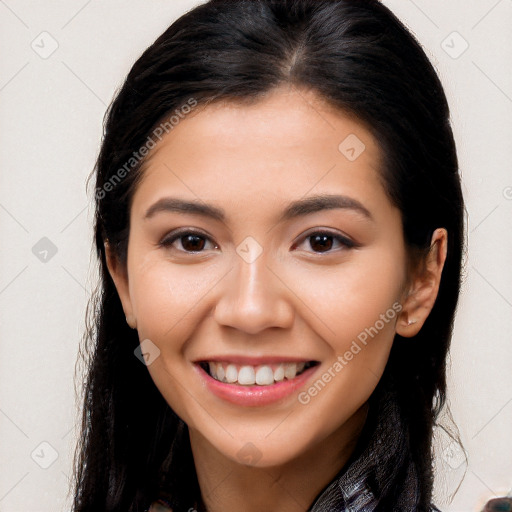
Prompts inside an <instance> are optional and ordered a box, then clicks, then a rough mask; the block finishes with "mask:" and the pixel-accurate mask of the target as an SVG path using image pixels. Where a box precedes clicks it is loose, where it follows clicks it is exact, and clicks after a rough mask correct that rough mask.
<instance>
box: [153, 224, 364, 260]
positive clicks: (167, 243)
mask: <svg viewBox="0 0 512 512" xmlns="http://www.w3.org/2000/svg"><path fill="white" fill-rule="evenodd" d="M187 235H192V236H197V237H200V238H204V239H206V240H210V241H211V239H210V237H209V236H207V235H205V234H204V233H202V232H200V231H194V230H189V229H187V230H180V231H177V232H175V233H173V234H172V235H170V236H169V237H167V238H164V239H163V240H162V241H161V242H160V243H159V245H160V246H161V247H164V248H171V246H172V244H173V243H174V242H175V241H176V240H179V239H181V238H183V237H185V236H187ZM315 235H324V236H328V237H330V238H333V239H335V240H337V241H338V242H339V243H340V244H341V245H342V246H344V247H345V248H346V249H352V248H355V247H358V244H356V242H354V241H353V240H350V239H349V238H347V237H344V236H342V235H339V234H336V233H332V232H331V231H327V230H318V231H312V232H310V233H309V234H307V235H305V236H304V237H302V238H301V240H300V243H298V244H294V247H296V246H298V245H301V244H302V243H303V242H304V241H306V240H308V239H309V238H312V237H313V236H315ZM214 245H215V247H218V246H217V245H216V244H214ZM177 250H178V251H179V252H183V253H185V254H199V253H201V252H204V251H186V250H181V249H177ZM333 252H336V251H335V250H331V249H329V250H327V251H324V252H315V251H313V253H314V254H319V255H322V254H330V253H333Z"/></svg>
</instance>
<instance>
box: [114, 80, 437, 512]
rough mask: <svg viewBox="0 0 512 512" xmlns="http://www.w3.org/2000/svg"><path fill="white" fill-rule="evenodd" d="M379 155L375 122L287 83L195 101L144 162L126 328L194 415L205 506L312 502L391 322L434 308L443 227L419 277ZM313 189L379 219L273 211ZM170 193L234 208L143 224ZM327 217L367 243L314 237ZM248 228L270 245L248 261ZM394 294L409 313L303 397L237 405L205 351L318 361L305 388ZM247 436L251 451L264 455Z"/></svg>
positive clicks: (409, 331) (175, 403)
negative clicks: (152, 351) (217, 388)
mask: <svg viewBox="0 0 512 512" xmlns="http://www.w3.org/2000/svg"><path fill="white" fill-rule="evenodd" d="M350 134H355V135H356V136H357V137H358V139H360V140H361V141H362V142H363V143H364V145H365V149H364V151H363V152H362V153H361V154H360V156H359V157H358V158H356V159H355V160H354V161H350V159H348V158H347V157H346V156H345V154H343V153H342V152H341V151H340V150H339V149H338V147H339V145H340V143H341V142H342V141H344V140H345V139H346V137H347V136H349V135H350ZM379 161H380V148H379V147H378V145H377V143H376V141H375V140H374V138H373V137H372V136H371V135H370V132H369V131H368V130H367V129H366V128H365V126H364V125H363V124H362V123H360V122H358V121H357V120H355V119H354V118H353V117H348V116H346V115H344V114H343V113H341V112H339V111H335V110H333V109H332V108H330V107H329V106H328V105H327V104H325V103H324V102H323V101H321V100H320V98H319V97H318V96H317V95H316V94H315V93H313V92H311V91H303V90H302V91H299V90H297V89H295V88H289V87H282V88H279V89H276V90H274V91H273V92H272V93H271V94H269V95H268V96H267V97H266V98H265V99H263V100H261V101H258V102H257V103H255V104H253V105H240V104H235V103H226V102H224V103H217V104H211V105H209V106H207V107H205V108H198V109H196V111H194V112H193V113H192V114H189V115H188V116H187V117H186V118H185V119H184V120H182V121H181V122H180V123H179V125H177V126H176V127H175V128H174V129H173V130H172V131H171V132H170V133H169V134H167V135H166V136H165V137H164V138H163V139H162V141H161V142H160V143H159V145H158V146H157V147H156V148H155V149H154V150H153V152H152V154H151V155H150V158H149V159H148V160H147V161H146V164H145V166H144V169H143V173H144V175H143V180H142V182H141V183H140V185H139V187H138V188H137V190H136V192H135V195H134V198H133V203H132V207H131V212H130V234H129V244H128V260H127V266H126V267H124V266H123V265H121V264H119V263H118V261H117V260H116V258H115V255H114V254H113V253H112V252H111V250H110V249H109V247H108V244H107V246H106V248H107V254H108V264H109V270H110V273H111V275H112V277H113V279H114V281H115V284H116V287H117V290H118V292H119V295H120V298H121V301H122V304H123V309H124V312H125V314H126V316H127V321H128V323H129V324H130V325H131V326H132V327H134V328H136V329H137V330H138V333H139V338H140V340H141V341H142V340H145V339H150V340H151V342H152V343H154V345H156V346H157V347H158V349H159V350H160V354H159V357H157V358H156V359H155V360H154V362H152V363H151V364H150V365H149V366H148V370H149V372H150V374H151V376H152V378H153V380H154V382H155V384H156V386H157V387H158V389H159V390H160V392H161V393H162V395H163V396H164V398H165V399H166V400H167V402H168V403H169V404H170V406H171V407H172V408H173V409H174V410H175V411H176V413H177V414H178V415H179V416H180V417H181V418H182V419H183V420H184V421H185V422H186V423H187V424H188V426H189V431H190V438H191V446H192V451H193V454H194V461H195V465H196V470H197V473H198V478H199V483H200V486H201V491H202V496H203V499H204V501H205V503H206V505H207V507H208V510H211V511H220V510H236V509H240V510H246V511H249V512H251V511H253V510H254V511H256V510H281V511H299V510H306V509H307V508H308V507H309V506H310V504H311V502H312V501H313V499H314V498H315V497H316V495H317V494H318V493H319V492H320V491H321V490H322V489H323V488H324V487H325V485H327V483H328V482H329V481H330V480H331V479H332V478H333V476H334V475H335V474H336V473H337V472H338V471H339V469H340V468H341V467H342V466H343V465H344V463H345V462H346V460H347V458H348V456H349V455H350V453H351V452H352V450H353V448H354V444H355V441H356V440H357V437H358V435H359V433H360V431H361V428H362V426H363V424H364V420H365V418H366V412H367V410H366V405H365V404H366V402H367V400H368V397H369V396H370V395H371V393H372V391H373V390H374V388H375V386H376V385H377V382H378V380H379V378H380V377H381V375H382V372H383V370H384V367H385V365H386V361H387V358H388V355H389V351H390V348H391V345H392V342H393V338H394V335H395V333H399V334H401V335H402V336H404V337H410V336H414V335H415V334H416V333H417V332H418V331H419V330H420V329H421V326H422V325H423V322H424V321H425V319H426V318H427V316H428V314H429V312H430V310H431V309H432V306H433V304H434V301H435V298H436V295H437V292H438V287H439V281H440V278H441V271H442V267H443V264H444V260H445V257H446V237H447V233H446V230H444V229H438V230H436V231H435V233H434V235H433V237H432V250H431V252H430V254H429V257H428V259H427V261H426V266H425V271H424V272H422V273H421V274H420V273H417V274H416V275H414V276H408V275H407V272H406V269H407V259H406V248H405V244H404V239H403V233H402V221H401V215H400V211H399V210H398V209H397V208H395V207H394V206H393V205H392V203H391V202H390V200H389V199H388V197H387V195H386V193H385V191H384V188H383V187H382V184H381V181H380V179H379V174H378V173H379ZM317 194H340V195H345V196H349V197H351V198H353V199H356V200H357V201H359V202H360V203H362V205H364V207H365V208H366V209H367V210H368V211H369V212H370V214H371V217H372V219H371V220H370V219H368V218H367V217H365V216H364V215H363V214H362V213H360V212H359V211H357V210H353V209H347V208H344V209H341V208H337V209H326V210H322V211H317V212H314V213H311V214H308V215H304V216H301V217H297V218H293V219H290V220H287V221H282V222H278V217H279V216H280V214H281V212H282V211H283V209H284V208H285V207H286V206H287V205H288V204H289V203H290V202H291V201H295V200H298V199H303V198H305V197H310V196H313V195H317ZM166 196H173V197H179V198H182V199H186V200H198V201H200V202H204V203H208V204H212V205H214V206H216V207H219V208H222V209H224V210H225V214H226V219H225V220H224V221H223V222H222V221H219V220H214V219H211V218H207V217H203V216H200V215H197V214H191V213H177V212H158V213H155V214H154V215H153V216H151V217H150V218H148V219H145V218H144V216H145V214H146V212H147V210H148V208H150V207H151V206H152V205H153V204H154V203H155V202H156V201H158V200H159V199H161V198H163V197H166ZM178 228H190V229H191V230H194V231H200V232H202V236H204V237H205V238H203V239H200V240H199V242H200V244H199V245H201V243H202V244H203V245H202V246H201V247H202V248H201V249H200V250H202V252H195V253H193V252H189V253H186V252H185V250H184V246H183V245H182V243H184V244H185V246H186V247H187V248H188V249H189V251H190V250H193V248H194V247H193V246H191V245H188V246H187V245H186V240H184V239H183V238H181V239H180V238H178V239H176V240H175V241H174V243H173V244H172V245H170V246H168V247H164V246H162V245H160V242H161V241H162V240H163V239H164V238H170V237H169V234H170V233H171V232H172V231H175V230H177V229H178ZM326 230H327V231H329V232H330V233H331V234H334V235H335V236H336V235H340V236H344V237H346V238H348V239H349V240H352V241H353V242H355V243H356V245H355V246H354V247H349V246H345V245H343V244H342V243H340V242H339V241H337V240H336V239H335V238H333V239H328V241H329V240H330V241H331V242H332V244H333V245H332V247H330V248H328V249H327V251H326V252H322V248H321V247H319V244H315V243H314V240H313V239H311V238H308V237H310V236H311V235H313V234H315V233H318V232H325V231H326ZM246 237H252V239H253V240H254V241H256V242H257V244H255V243H254V241H253V240H251V241H250V243H249V246H248V247H249V250H250V253H251V254H256V252H255V251H256V249H257V248H258V246H259V247H260V248H261V249H262V251H263V252H261V254H260V255H259V256H258V257H257V258H256V259H254V261H252V262H251V263H248V262H247V261H246V260H245V259H244V258H242V257H241V256H240V253H239V252H237V248H238V247H239V246H241V244H242V242H244V240H245V239H246ZM242 246H244V244H242ZM190 247H192V249H190ZM255 248H256V249H255ZM393 304H395V305H396V304H400V306H401V309H400V311H399V312H398V311H397V312H396V315H394V317H393V318H392V320H390V321H388V322H385V323H384V327H383V328H381V329H380V330H379V331H378V334H377V335H374V336H373V337H372V338H369V342H368V343H367V345H366V346H364V347H362V349H361V350H360V352H358V353H357V354H356V355H354V357H353V358H352V359H351V360H350V361H349V362H348V364H346V365H344V367H343V369H342V370H341V371H339V372H337V373H336V377H334V378H332V380H331V381H330V382H329V383H328V384H327V385H326V386H325V387H324V388H323V389H322V390H321V391H320V392H319V393H318V394H316V396H314V397H311V400H310V401H309V402H308V403H307V404H303V403H300V402H299V401H298V399H297V395H298V392H294V393H292V395H291V396H290V397H287V398H285V399H284V400H281V401H279V402H278V403H274V404H271V405H267V406H262V407H243V406H240V405H234V404H231V403H228V402H226V401H224V400H222V399H220V398H218V397H217V396H215V395H213V394H212V393H210V392H209V391H208V390H207V389H206V388H205V387H204V385H203V382H202V380H201V379H200V378H199V376H198V372H197V371H196V368H195V367H194V364H193V362H194V361H198V360H208V359H210V358H212V357H214V356H220V355H228V354H229V355H233V354H235V355H247V356H252V357H260V356H274V357H276V358H279V357H283V356H286V357H289V356H291V355H293V356H294V357H295V356H296V357H297V359H306V360H315V361H319V363H320V364H319V365H318V366H317V367H316V370H315V372H314V374H313V375H312V376H311V377H310V379H309V380H308V383H306V384H305V385H304V386H303V387H302V388H301V389H300V390H299V391H304V390H307V389H308V388H309V387H310V386H311V385H312V383H313V382H314V381H316V380H317V379H318V378H319V377H320V376H321V375H322V374H323V373H324V372H326V371H327V370H328V369H329V368H332V366H333V364H334V363H335V361H336V360H337V358H338V356H339V355H343V354H345V353H346V352H347V350H349V349H350V347H351V344H352V342H353V341H354V340H356V339H357V336H358V335H359V334H360V333H361V332H363V331H365V329H366V328H370V327H371V326H375V325H376V322H377V320H379V318H381V317H380V315H381V314H384V313H386V311H388V310H389V309H390V308H392V305H393ZM409 320H412V321H413V323H411V324H408V321H409ZM411 342H412V341H411ZM247 443H252V445H248V444H247ZM244 447H245V448H244ZM241 449H245V450H246V451H247V450H252V451H251V453H252V454H253V457H252V461H251V462H248V461H247V460H243V459H242V457H241V453H244V452H243V451H242V452H241V453H240V450H241ZM311 468H315V469H314V471H312V470H311Z"/></svg>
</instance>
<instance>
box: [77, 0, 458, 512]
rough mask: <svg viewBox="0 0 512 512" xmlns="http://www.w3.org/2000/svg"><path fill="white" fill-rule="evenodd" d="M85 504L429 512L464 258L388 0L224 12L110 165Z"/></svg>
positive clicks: (129, 120)
mask: <svg viewBox="0 0 512 512" xmlns="http://www.w3.org/2000/svg"><path fill="white" fill-rule="evenodd" d="M95 181H96V222H95V237H96V238H95V240H96V249H97V253H98V256H99V260H100V268H101V286H100V288H99V290H98V293H97V295H96V301H95V302H94V303H93V304H91V308H90V311H91V312H92V314H93V322H92V324H91V327H90V330H89V333H88V339H89V342H90V344H91V345H90V347H89V348H88V350H89V352H90V357H89V360H88V378H87V382H86V385H85V408H84V420H83V438H82V442H81V446H80V449H79V452H78V457H77V464H76V468H77V469H76V493H75V503H74V510H75V511H77V512H78V511H80V512H82V511H99V510H102V511H103V510H104V511H127V510H129V511H146V510H151V511H152V512H153V511H157V510H173V511H174V512H181V511H190V510H194V509H195V510H208V511H209V512H213V511H218V510H237V509H238V510H244V511H252V510H279V511H299V510H300V511H305V510H311V511H314V512H320V511H327V510H329V511H343V510H352V511H355V510H358V511H359V510H364V511H373V510H379V511H427V510H437V509H436V508H435V507H434V505H433V504H432V484H433V471H432V464H433V456H432V432H433V428H434V427H435V425H436V420H437V418H438V416H439V414H440V411H441V410H442V409H443V407H444V405H445V393H446V382H445V360H446V355H447V351H448V348H449V344H450V338H451V334H452V327H453V320H454V314H455V310H456V305H457V301H458V295H459V288H460V276H461V260H462V255H463V251H464V243H463V241H464V227H463V211H464V205H463V198H462V194H461V186H460V176H459V173H458V165H457V156H456V149H455V144H454V140H453V135H452V130H451V128H450V123H449V110H448V105H447V102H446V98H445V95H444V92H443V89H442V86H441V83H440V81H439V79H438V77H437V76H436V73H435V71H434V69H433V68H432V66H431V64H430V62H429V60H428V58H427V57H426V56H425V53H424V52H423V50H422V49H421V47H420V45H419V44H418V43H417V42H416V40H415V39H414V38H413V37H412V35H411V34H410V33H409V32H408V31H407V30H406V29H405V27H404V26H403V25H402V24H401V23H400V22H399V21H398V19H397V18H396V17H395V16H394V15H393V14H392V13H391V12H390V11H389V10H388V9H387V8H386V7H384V6H383V5H381V4H380V3H379V2H378V1H376V0H364V1H361V0H358V1H355V0H250V1H249V0H242V1H237V2H233V1H227V0H211V1H209V2H207V3H205V4H204V5H200V6H198V7H197V8H195V9H193V10H191V11H190V12H188V13H187V14H185V15H184V16H182V17H181V18H180V19H178V20H177V21H176V22H175V23H173V24H172V25H171V26H170V27H169V29H168V30H166V31H165V32H164V34H162V35H161V36H160V37H159V38H158V39H157V40H156V41H155V43H154V44H153V45H151V46H150V47H149V48H148V49H147V50H146V51H145V52H144V54H143V55H142V56H141V57H140V58H139V59H138V61H137V62H136V63H135V64H134V66H133V68H132V69H131V71H130V73H129V74H128V77H127V79H126V81H125V83H124V85H123V87H122V88H121V89H120V91H119V92H118V94H117V96H116V98H115V100H114V102H113V103H112V105H111V107H110V109H109V111H108V115H107V118H106V124H105V137H104V140H103V143H102V147H101V152H100V155H99V157H98V161H97V165H96V169H95Z"/></svg>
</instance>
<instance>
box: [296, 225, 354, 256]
mask: <svg viewBox="0 0 512 512" xmlns="http://www.w3.org/2000/svg"><path fill="white" fill-rule="evenodd" d="M306 240H309V246H310V247H311V249H313V252H316V253H320V254H321V253H328V252H336V247H340V248H341V249H343V248H345V249H350V248H352V247H355V246H356V243H355V242H353V241H352V240H350V239H348V238H346V237H344V236H341V235H339V234H334V233H331V232H329V231H317V232H314V233H311V234H309V235H307V236H306V237H305V238H304V242H305V241H306ZM304 242H303V243H304ZM336 244H337V246H336ZM333 247H334V250H332V249H333Z"/></svg>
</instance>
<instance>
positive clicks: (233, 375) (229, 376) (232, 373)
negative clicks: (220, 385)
mask: <svg viewBox="0 0 512 512" xmlns="http://www.w3.org/2000/svg"><path fill="white" fill-rule="evenodd" d="M226 380H227V381H228V382H229V383H230V384H232V383H233V382H236V381H237V380H238V371H237V369H236V366H235V365H234V364H228V367H227V368H226Z"/></svg>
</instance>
